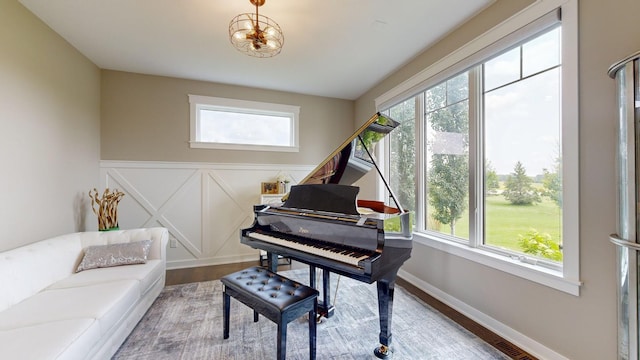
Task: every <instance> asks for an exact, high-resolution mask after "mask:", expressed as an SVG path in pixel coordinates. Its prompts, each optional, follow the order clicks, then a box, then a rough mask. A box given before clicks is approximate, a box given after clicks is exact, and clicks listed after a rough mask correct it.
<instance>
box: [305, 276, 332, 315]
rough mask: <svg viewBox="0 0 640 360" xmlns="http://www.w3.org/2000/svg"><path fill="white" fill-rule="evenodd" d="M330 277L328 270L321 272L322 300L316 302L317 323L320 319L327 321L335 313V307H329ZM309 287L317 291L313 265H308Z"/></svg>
mask: <svg viewBox="0 0 640 360" xmlns="http://www.w3.org/2000/svg"><path fill="white" fill-rule="evenodd" d="M330 276H331V272H330V271H329V270H324V269H323V270H322V300H320V301H318V311H317V312H316V314H317V316H318V319H317V320H318V322H320V319H321V318H322V317H326V318H327V319H328V318H330V317H332V316H333V313H334V312H335V307H334V306H333V305H331V297H330V290H331V286H330ZM309 287H312V288H314V289H317V287H316V267H315V266H313V265H309Z"/></svg>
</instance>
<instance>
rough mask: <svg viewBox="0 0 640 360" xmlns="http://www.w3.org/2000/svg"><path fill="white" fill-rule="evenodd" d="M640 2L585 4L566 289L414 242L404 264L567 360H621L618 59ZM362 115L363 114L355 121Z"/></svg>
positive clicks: (370, 95)
mask: <svg viewBox="0 0 640 360" xmlns="http://www.w3.org/2000/svg"><path fill="white" fill-rule="evenodd" d="M528 2H529V1H513V0H499V1H498V2H497V3H496V4H495V5H494V6H492V7H491V8H489V9H488V10H486V11H485V12H484V13H482V14H480V15H479V16H478V17H477V18H476V19H474V20H473V21H470V22H468V23H467V24H465V25H464V26H463V27H461V28H459V29H458V30H457V31H455V32H453V33H451V34H450V35H449V36H447V37H446V38H445V39H443V40H442V41H441V42H440V43H438V44H437V45H436V46H434V47H433V48H432V49H429V50H428V51H426V52H425V53H423V54H422V55H420V56H419V57H418V58H416V59H415V60H414V61H412V62H411V63H410V64H408V65H407V66H405V67H404V68H402V69H400V70H399V71H398V72H396V73H394V74H392V75H391V76H389V77H388V78H387V79H386V80H384V81H383V82H381V83H380V84H378V85H377V86H376V87H374V88H372V89H371V90H370V91H369V92H367V93H366V94H365V95H364V96H362V97H361V98H360V99H358V100H357V101H356V112H355V114H356V119H361V118H362V117H363V116H364V114H368V113H370V112H371V111H373V110H374V99H375V98H376V97H377V96H379V95H381V94H382V93H384V92H386V91H388V90H389V89H391V88H393V87H394V86H395V85H397V84H399V83H401V82H402V81H404V80H406V79H408V78H409V77H410V76H412V75H414V74H416V73H417V72H419V71H420V70H422V69H424V68H425V67H427V66H428V65H430V64H432V63H433V62H434V61H437V60H438V59H440V58H441V57H443V56H444V55H446V54H447V53H449V52H451V51H452V50H454V49H456V48H458V47H460V46H461V45H463V44H464V43H466V42H468V41H469V40H471V39H473V38H474V37H475V36H476V35H477V34H480V33H482V32H483V31H485V30H487V29H488V28H489V27H490V26H491V25H492V24H497V23H498V22H499V21H500V20H501V19H504V18H505V17H506V16H508V15H509V14H510V13H513V12H514V10H517V9H518V8H519V7H520V6H522V5H523V4H526V3H528ZM638 14H640V2H638V1H635V0H610V1H598V0H581V1H580V2H579V37H580V40H579V62H580V65H579V67H580V68H579V76H580V134H579V136H580V278H581V280H582V281H583V282H584V285H583V286H582V288H581V293H580V296H579V297H575V296H572V295H568V294H565V293H562V292H559V291H556V290H553V289H550V288H548V287H545V286H542V285H537V284H535V283H532V282H529V281H527V280H523V279H521V278H518V277H515V276H512V275H509V274H506V273H503V272H500V271H496V270H493V269H491V268H488V267H485V266H483V265H480V264H477V263H474V262H470V261H467V260H464V259H461V258H458V257H455V256H451V255H447V254H445V253H442V252H440V251H438V250H436V249H433V248H429V247H426V246H424V245H419V244H417V245H416V246H415V248H414V250H413V257H412V259H410V260H409V262H408V263H407V264H406V265H405V267H404V268H403V269H404V270H407V271H408V272H410V273H411V274H413V275H415V276H417V277H419V278H420V279H422V280H424V281H425V282H427V283H429V284H431V285H433V286H435V287H437V288H438V289H440V290H442V291H444V292H445V293H447V294H449V295H451V296H453V297H455V298H457V299H459V300H460V301H462V302H464V303H466V304H468V305H470V306H472V307H473V308H475V309H477V310H479V311H481V312H482V313H484V314H487V315H489V316H491V317H493V318H494V319H497V320H498V321H500V322H502V323H503V324H505V325H507V326H509V327H511V328H513V329H515V330H516V331H518V332H521V333H522V334H524V335H526V336H528V337H530V338H532V339H534V340H536V341H537V342H539V343H542V344H544V345H545V346H547V347H549V348H550V349H552V350H553V351H555V352H557V353H560V354H562V355H564V356H566V357H567V358H569V359H594V360H595V359H614V358H615V356H616V355H615V354H616V348H617V339H616V292H615V289H616V286H615V249H614V246H613V245H612V244H611V243H609V241H608V235H609V233H612V232H615V229H616V222H615V213H616V211H615V209H616V204H615V189H616V181H615V168H614V159H615V152H614V150H615V137H616V136H615V124H616V107H615V88H614V81H613V80H611V79H610V78H609V77H608V76H607V69H608V67H609V66H610V65H611V64H612V63H614V62H615V61H617V60H619V59H621V58H624V57H625V56H627V55H629V54H631V53H633V52H635V51H637V50H640V27H638V26H637V23H638V18H637V17H638ZM356 121H357V120H356Z"/></svg>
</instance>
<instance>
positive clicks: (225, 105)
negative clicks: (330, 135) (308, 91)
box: [189, 95, 300, 151]
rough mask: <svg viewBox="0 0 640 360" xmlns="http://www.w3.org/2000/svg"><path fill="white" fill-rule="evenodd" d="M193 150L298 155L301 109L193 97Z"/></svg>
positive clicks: (190, 98) (190, 101)
mask: <svg viewBox="0 0 640 360" xmlns="http://www.w3.org/2000/svg"><path fill="white" fill-rule="evenodd" d="M189 103H190V105H191V141H190V144H191V147H193V148H211V149H232V150H259V151H298V115H299V112H300V108H299V107H298V106H290V105H281V104H270V103H262V102H255V101H244V100H234V99H225V98H216V97H208V96H197V95H189Z"/></svg>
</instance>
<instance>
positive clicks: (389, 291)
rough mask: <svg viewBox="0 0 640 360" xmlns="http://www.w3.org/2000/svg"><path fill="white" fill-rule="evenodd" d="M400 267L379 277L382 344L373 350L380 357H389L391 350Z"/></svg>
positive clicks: (379, 313) (379, 312)
mask: <svg viewBox="0 0 640 360" xmlns="http://www.w3.org/2000/svg"><path fill="white" fill-rule="evenodd" d="M397 273H398V269H396V270H394V271H391V272H389V273H387V274H386V275H385V276H384V277H383V278H381V279H378V281H377V286H378V316H379V318H380V346H379V347H377V348H375V349H374V350H373V353H374V354H375V356H376V357H377V358H379V359H387V358H390V357H391V356H392V354H393V353H392V352H391V348H390V346H391V319H392V317H391V315H392V314H393V291H394V288H395V285H396V275H397Z"/></svg>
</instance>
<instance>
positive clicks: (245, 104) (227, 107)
mask: <svg viewBox="0 0 640 360" xmlns="http://www.w3.org/2000/svg"><path fill="white" fill-rule="evenodd" d="M202 110H213V111H219V110H222V111H229V112H233V113H238V114H256V115H275V116H280V117H284V118H288V119H289V130H290V132H291V134H290V143H291V145H289V146H281V145H256V144H236V143H219V142H207V141H200V140H198V139H199V138H200V136H199V134H200V114H201V111H202ZM189 115H190V116H189V123H190V131H189V147H191V148H198V149H223V150H249V151H279V152H298V151H299V150H300V149H299V141H298V139H299V125H298V124H299V117H300V106H294V105H284V104H275V103H265V102H258V101H248V100H238V99H228V98H220V97H212V96H201V95H191V94H190V95H189Z"/></svg>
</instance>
